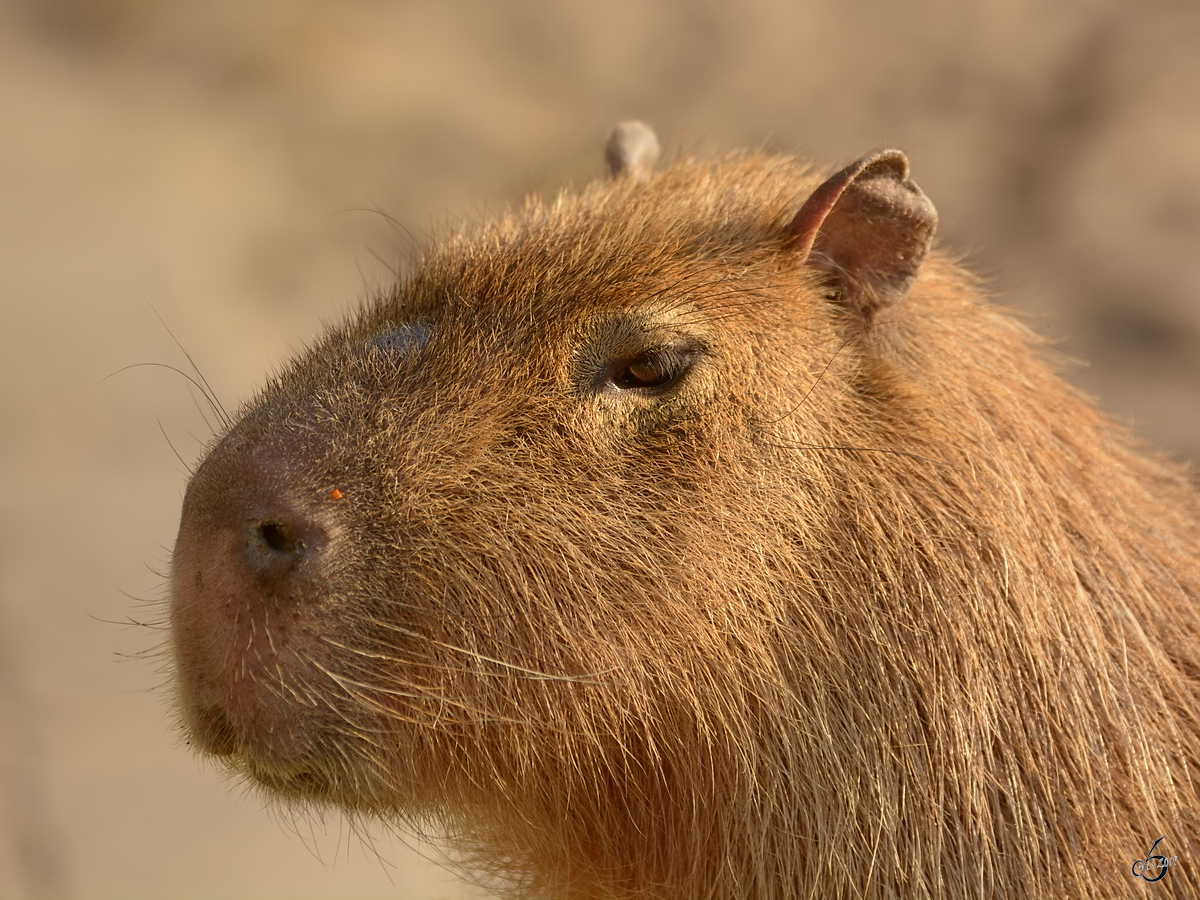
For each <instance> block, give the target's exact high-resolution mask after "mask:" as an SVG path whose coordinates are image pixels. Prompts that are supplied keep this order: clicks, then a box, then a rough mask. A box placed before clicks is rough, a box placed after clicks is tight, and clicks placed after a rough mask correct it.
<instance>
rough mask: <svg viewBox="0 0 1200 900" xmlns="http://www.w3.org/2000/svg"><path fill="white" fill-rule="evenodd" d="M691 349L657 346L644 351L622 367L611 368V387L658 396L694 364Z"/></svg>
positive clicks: (618, 364) (693, 352)
mask: <svg viewBox="0 0 1200 900" xmlns="http://www.w3.org/2000/svg"><path fill="white" fill-rule="evenodd" d="M697 352H698V351H697V350H696V349H695V348H692V347H659V348H655V349H653V350H647V351H645V352H644V353H641V354H639V355H638V356H636V357H634V358H633V359H631V360H629V361H628V362H626V363H625V364H624V366H622V365H621V364H620V363H617V364H616V365H615V366H614V367H613V368H614V369H615V374H614V375H613V376H612V383H613V386H615V387H617V388H619V389H621V390H641V391H645V392H649V393H660V392H662V391H665V390H666V389H667V388H669V387H671V386H672V385H674V384H675V382H677V381H678V380H679V379H680V378H681V377H682V376H683V374H684V373H685V372H686V371H687V370H688V369H689V368H691V366H692V363H693V362H694V361H695V358H696V355H697Z"/></svg>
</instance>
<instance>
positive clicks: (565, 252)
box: [171, 124, 1200, 900]
mask: <svg viewBox="0 0 1200 900" xmlns="http://www.w3.org/2000/svg"><path fill="white" fill-rule="evenodd" d="M656 155H657V142H656V141H655V140H654V137H653V134H652V132H649V130H648V129H646V128H645V127H644V126H640V125H636V124H626V125H625V126H622V127H621V128H619V129H618V131H617V133H616V134H615V135H614V138H613V141H612V142H611V144H610V146H609V148H608V159H609V165H610V168H611V170H612V178H611V179H609V180H606V181H605V182H604V183H596V184H593V185H591V186H589V187H587V188H585V189H584V190H582V191H581V192H579V193H577V194H563V195H560V196H558V197H557V198H555V199H554V200H552V201H549V202H543V201H538V200H531V201H529V202H528V203H527V204H526V205H525V207H524V208H523V209H521V210H520V211H519V212H512V213H509V214H507V215H504V216H503V217H501V218H499V219H497V220H494V221H488V222H484V223H482V224H477V225H473V226H469V227H466V228H464V229H462V230H461V231H460V232H458V233H455V234H453V235H450V236H447V237H445V238H443V239H442V240H440V241H438V242H436V243H434V244H433V245H432V246H431V247H430V248H429V249H428V250H427V251H426V252H425V254H424V256H423V258H422V259H421V260H420V262H419V264H418V265H417V266H415V268H414V273H413V274H412V275H411V276H409V277H408V278H407V279H405V280H404V281H403V282H402V283H401V284H399V285H398V286H397V287H395V288H394V289H393V290H391V291H390V292H388V293H386V294H384V295H382V296H379V297H376V298H374V299H372V300H371V301H370V302H368V303H367V304H366V305H365V306H364V308H363V310H362V311H361V312H360V313H359V314H358V315H356V316H355V317H353V318H352V319H351V320H350V321H348V322H346V323H345V324H342V325H340V326H338V327H336V328H333V329H331V330H330V331H329V332H328V333H327V334H326V335H325V336H324V337H323V338H322V339H321V340H320V341H319V342H318V343H317V344H316V345H315V346H314V347H312V348H311V349H310V350H308V351H307V352H306V353H304V354H302V355H301V357H300V358H299V359H298V360H296V361H295V362H293V363H292V364H291V365H290V366H289V367H288V368H287V369H286V370H285V371H284V372H283V373H282V374H280V375H279V376H278V377H276V378H275V379H274V380H273V381H272V382H271V383H270V384H269V385H268V386H267V387H266V389H265V390H264V391H263V392H262V393H261V394H260V395H259V396H258V397H257V398H256V399H255V400H254V401H253V402H252V403H250V404H249V405H248V406H247V407H246V408H245V409H244V410H243V411H242V413H241V415H240V417H239V419H238V421H237V422H236V424H234V425H233V426H232V427H231V428H229V429H228V431H227V432H226V433H225V434H223V435H221V436H220V438H219V439H218V440H217V441H216V443H215V445H214V446H213V447H212V448H211V450H210V451H209V453H208V455H207V457H206V458H205V459H204V460H203V462H202V463H201V464H200V466H199V467H198V468H197V469H196V471H195V473H194V475H193V476H192V480H191V483H190V485H189V487H188V491H187V496H186V499H185V501H184V509H183V519H182V523H181V525H180V530H179V537H178V542H177V544H176V548H175V554H174V560H173V571H172V603H171V625H172V635H173V648H174V656H175V661H176V666H177V672H178V678H177V692H178V697H179V703H180V708H181V710H182V718H183V722H184V728H185V731H186V734H187V735H188V737H189V739H190V740H191V742H192V743H193V744H194V745H196V746H197V747H198V748H199V749H200V750H202V751H203V752H205V753H208V754H212V755H214V756H217V757H219V758H221V759H223V760H224V761H226V762H227V763H228V765H229V766H230V767H231V768H232V769H234V770H235V771H237V772H239V773H241V774H243V775H244V776H246V777H248V778H249V779H252V780H253V781H255V782H257V783H258V784H259V785H262V786H263V787H265V788H266V789H268V790H269V791H270V792H271V793H272V794H274V795H278V796H281V797H283V798H290V799H294V800H297V801H300V802H307V803H315V804H317V805H322V804H330V805H336V806H339V807H341V808H343V809H346V810H349V811H351V812H352V813H355V814H370V815H378V816H381V817H384V818H386V819H389V820H394V821H400V822H407V823H410V824H415V825H416V826H417V827H419V828H421V829H422V830H423V831H424V832H429V831H430V830H431V829H436V830H437V831H438V832H439V833H440V834H442V835H444V836H445V838H446V840H447V841H448V842H449V844H450V846H452V847H454V848H456V849H457V851H459V852H460V853H461V855H462V859H463V860H464V864H465V865H466V866H467V868H468V869H469V870H470V871H471V872H472V873H474V875H475V876H476V877H479V878H481V879H483V880H485V881H487V882H488V883H489V884H491V885H492V887H493V888H494V889H496V890H499V891H502V892H503V891H507V892H510V893H511V894H513V895H521V896H538V897H564V898H565V897H571V898H576V897H587V898H600V897H604V898H618V897H619V898H633V897H637V898H674V900H701V898H792V897H809V896H814V895H815V896H860V895H867V896H880V897H884V896H886V897H901V896H912V897H963V896H1003V897H1016V896H1046V897H1066V896H1096V897H1116V896H1125V895H1129V896H1142V894H1143V892H1144V890H1145V889H1146V888H1145V886H1144V885H1145V882H1146V881H1148V880H1149V879H1150V878H1151V877H1154V876H1156V875H1158V874H1159V872H1164V873H1165V875H1164V876H1163V877H1162V878H1161V880H1159V881H1158V882H1157V883H1156V884H1155V885H1154V886H1153V887H1154V890H1158V891H1162V892H1164V893H1165V894H1166V895H1170V894H1171V893H1172V892H1178V893H1179V894H1180V895H1185V896H1192V895H1193V892H1195V891H1196V890H1197V889H1198V886H1200V882H1198V880H1197V876H1196V875H1195V874H1194V872H1195V871H1196V869H1195V867H1196V866H1197V865H1200V857H1197V856H1196V855H1195V854H1194V850H1195V848H1196V847H1197V844H1196V843H1195V841H1196V840H1197V839H1198V838H1200V796H1198V794H1200V768H1198V766H1200V721H1198V717H1197V716H1198V712H1200V705H1198V699H1200V698H1198V690H1197V687H1198V685H1197V680H1196V679H1197V677H1198V676H1200V617H1198V615H1197V603H1198V602H1200V504H1198V502H1197V499H1196V495H1195V493H1194V492H1193V491H1192V489H1191V488H1190V486H1189V485H1188V483H1187V480H1186V478H1185V477H1184V475H1183V474H1182V473H1181V472H1179V471H1177V470H1176V469H1174V468H1172V467H1171V466H1170V465H1168V464H1166V463H1163V462H1160V461H1157V460H1155V459H1153V458H1151V457H1150V456H1148V455H1146V454H1144V453H1142V452H1141V451H1139V450H1137V449H1136V448H1133V447H1132V442H1131V441H1130V439H1128V438H1127V437H1126V436H1125V435H1124V434H1123V433H1121V432H1120V431H1119V430H1118V429H1116V428H1114V427H1113V426H1112V425H1110V424H1109V423H1108V422H1107V421H1106V420H1105V419H1104V418H1103V417H1102V416H1101V415H1100V414H1098V413H1097V412H1096V411H1095V410H1094V408H1093V407H1092V406H1091V405H1090V404H1089V403H1088V402H1087V401H1086V400H1084V399H1082V398H1081V397H1080V396H1078V395H1077V394H1076V393H1075V392H1074V391H1073V390H1072V389H1071V388H1069V387H1067V386H1066V385H1065V383H1063V382H1062V381H1061V380H1060V379H1059V377H1058V376H1057V375H1055V374H1053V373H1052V372H1051V370H1050V368H1049V367H1048V366H1047V365H1046V363H1045V362H1044V361H1043V360H1042V359H1041V358H1040V356H1041V350H1040V348H1039V347H1038V346H1037V345H1036V342H1035V341H1034V339H1033V338H1032V337H1031V335H1030V334H1029V333H1028V332H1027V331H1026V330H1025V329H1024V328H1023V327H1022V326H1021V325H1019V324H1017V323H1016V322H1015V321H1014V320H1013V319H1012V318H1011V317H1010V316H1008V315H1006V314H1004V313H1003V312H1001V311H998V310H997V309H995V308H993V307H992V306H990V305H989V304H988V303H987V302H985V301H984V300H983V299H981V296H980V292H979V290H978V289H977V286H976V283H975V281H974V280H973V279H972V277H971V276H969V275H968V274H966V273H965V272H964V271H963V270H962V269H960V268H959V267H958V266H957V265H956V264H955V263H954V262H952V261H951V260H949V259H948V258H947V257H945V256H943V255H941V254H939V252H937V251H934V250H931V249H930V245H931V241H932V236H933V232H934V228H935V225H936V214H935V212H934V208H933V206H932V205H931V204H930V202H929V200H928V199H926V197H925V195H924V194H923V193H922V192H921V191H920V190H919V189H918V188H917V187H916V186H915V185H914V184H913V182H912V181H910V180H909V173H908V163H907V161H906V159H905V157H904V156H903V154H901V153H899V152H898V151H894V150H888V151H882V152H877V153H874V154H871V155H868V156H866V157H863V158H862V159H860V160H859V161H857V162H855V163H854V164H852V165H850V166H848V167H847V168H845V169H842V170H841V171H839V172H837V173H836V174H834V175H833V176H832V177H829V178H824V177H822V176H821V175H820V174H819V173H815V172H813V171H812V170H811V169H810V168H809V167H808V166H806V165H805V164H803V163H801V162H799V161H797V160H795V159H793V158H789V157H783V156H770V155H765V154H758V153H746V154H737V155H732V156H729V157H726V158H722V159H717V160H694V159H684V160H681V161H678V162H675V163H673V164H671V165H669V166H667V167H665V168H664V169H663V170H662V171H660V172H658V173H657V174H656V173H655V172H654V171H653V166H654V157H655V156H656ZM1160 837H1163V838H1164V840H1163V841H1162V842H1161V843H1160V844H1159V845H1158V848H1157V850H1155V851H1154V853H1155V854H1157V855H1161V858H1162V859H1163V860H1164V861H1165V862H1164V864H1163V865H1161V866H1160V865H1159V863H1158V862H1157V857H1156V858H1155V860H1154V861H1153V862H1152V863H1148V862H1146V856H1147V852H1148V848H1149V847H1150V845H1151V844H1152V843H1153V842H1154V840H1155V839H1157V838H1160ZM1135 860H1136V861H1141V864H1142V866H1141V872H1142V874H1141V875H1139V874H1138V871H1137V869H1138V867H1137V866H1136V865H1135V866H1134V867H1133V869H1131V863H1134V861H1135ZM1167 861H1173V864H1171V865H1167V864H1166V862H1167ZM1152 866H1153V867H1154V868H1153V871H1151V867H1152Z"/></svg>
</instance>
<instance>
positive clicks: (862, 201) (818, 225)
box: [787, 150, 937, 316]
mask: <svg viewBox="0 0 1200 900" xmlns="http://www.w3.org/2000/svg"><path fill="white" fill-rule="evenodd" d="M936 227H937V211H936V210H934V208H933V204H932V203H930V202H929V199H928V198H927V197H926V196H925V195H924V194H923V193H921V189H920V188H918V187H917V186H916V185H915V184H913V183H912V182H911V181H909V180H908V160H907V158H905V156H904V154H903V153H901V152H900V151H899V150H883V151H880V152H879V153H873V154H870V155H868V156H864V157H862V158H861V159H859V160H857V161H856V162H854V163H852V164H851V165H849V166H847V167H846V168H844V169H842V170H841V171H840V172H838V173H836V174H835V175H833V176H832V177H831V178H829V179H828V180H827V181H825V182H824V183H823V184H822V185H821V186H820V187H818V188H817V189H816V190H815V191H813V193H812V195H811V196H810V197H809V198H808V200H806V201H805V203H804V205H803V206H802V207H801V208H800V211H799V212H798V213H796V216H795V218H794V219H792V222H791V225H790V226H789V229H788V230H789V233H790V236H789V238H788V244H787V246H788V249H789V250H790V251H792V252H794V253H795V254H796V255H797V256H798V257H799V258H800V261H801V262H803V263H806V264H808V265H812V266H816V267H818V268H821V269H824V270H826V271H828V272H830V273H831V274H832V275H833V276H834V278H835V279H836V280H837V281H838V282H839V285H840V290H839V296H840V297H841V299H842V302H843V303H844V304H845V305H846V306H848V307H851V308H854V309H857V310H858V311H859V312H860V313H862V314H864V315H866V316H870V315H871V314H872V313H873V312H874V310H877V309H879V308H880V307H882V306H885V305H887V304H890V303H894V302H895V301H896V300H899V299H900V298H901V297H903V296H904V295H905V294H907V293H908V289H909V287H911V285H912V283H913V281H914V280H915V279H916V277H917V274H918V272H919V271H920V269H921V265H922V263H923V262H924V260H925V256H926V254H927V253H928V252H929V247H930V244H931V243H932V241H933V232H934V229H935V228H936Z"/></svg>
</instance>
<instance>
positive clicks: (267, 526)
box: [255, 522, 304, 555]
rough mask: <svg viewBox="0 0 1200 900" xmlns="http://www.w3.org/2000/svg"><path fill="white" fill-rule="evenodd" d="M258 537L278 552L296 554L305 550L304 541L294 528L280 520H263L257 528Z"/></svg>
mask: <svg viewBox="0 0 1200 900" xmlns="http://www.w3.org/2000/svg"><path fill="white" fill-rule="evenodd" d="M255 530H256V532H257V534H258V537H259V538H260V539H261V540H262V542H263V543H264V544H266V545H267V546H268V547H269V548H270V549H272V550H274V551H275V552H276V553H284V554H296V555H299V554H301V553H303V552H304V541H302V540H301V539H300V538H298V537H296V535H295V534H293V532H292V530H291V529H290V528H288V527H287V526H286V525H283V524H281V523H279V522H262V523H260V524H259V526H258V528H257V529H255Z"/></svg>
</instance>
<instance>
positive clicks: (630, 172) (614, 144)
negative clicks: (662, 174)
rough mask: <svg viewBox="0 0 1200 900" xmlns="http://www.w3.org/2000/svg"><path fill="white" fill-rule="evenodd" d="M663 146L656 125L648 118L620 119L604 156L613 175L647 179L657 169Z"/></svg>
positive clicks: (615, 176)
mask: <svg viewBox="0 0 1200 900" xmlns="http://www.w3.org/2000/svg"><path fill="white" fill-rule="evenodd" d="M660 152H661V149H660V148H659V145H658V137H657V136H656V135H655V134H654V129H653V128H651V127H650V126H649V125H647V124H646V123H645V122H637V121H630V122H619V123H618V124H617V127H616V128H614V129H613V133H612V135H611V136H610V137H609V139H608V145H607V146H606V147H605V148H604V160H605V162H607V163H608V172H609V174H610V175H612V177H613V179H614V180H615V179H617V178H626V177H627V178H632V179H633V180H634V181H645V180H646V179H647V178H649V177H650V175H651V173H653V171H654V164H655V163H656V162H658V155H659V153H660Z"/></svg>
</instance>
